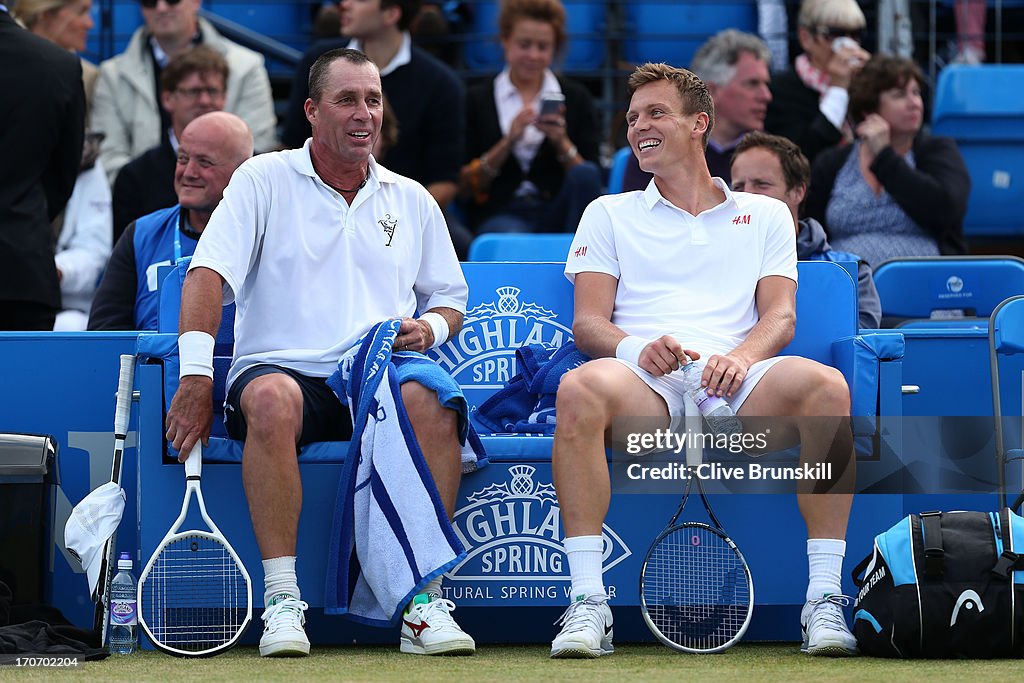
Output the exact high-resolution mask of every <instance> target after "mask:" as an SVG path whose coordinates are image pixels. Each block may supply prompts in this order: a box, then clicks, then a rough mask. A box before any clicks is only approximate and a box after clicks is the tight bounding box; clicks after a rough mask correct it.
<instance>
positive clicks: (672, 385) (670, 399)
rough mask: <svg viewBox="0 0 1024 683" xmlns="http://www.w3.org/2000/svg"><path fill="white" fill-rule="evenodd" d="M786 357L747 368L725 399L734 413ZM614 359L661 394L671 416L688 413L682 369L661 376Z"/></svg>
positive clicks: (761, 362)
mask: <svg viewBox="0 0 1024 683" xmlns="http://www.w3.org/2000/svg"><path fill="white" fill-rule="evenodd" d="M786 358H787V356H775V357H774V358H766V359H765V360H762V361H758V362H757V363H754V364H753V365H751V366H750V369H749V370H747V376H746V377H744V378H743V382H742V384H740V389H739V391H737V392H736V393H735V394H733V395H732V396H731V397H729V398H726V399H725V400H726V401H728V403H729V405H730V406H731V407H732V410H733V412H734V413H739V412H740V408H741V407H742V406H743V402H744V401H746V400H747V396H750V392H751V391H753V390H754V387H756V386H757V383H758V382H760V381H761V378H762V377H764V373H766V372H768V370H769V368H771V367H772V366H773V365H775V364H776V363H778V362H779V361H781V360H785V359H786ZM614 360H617V361H618V362H620V363H622V364H623V365H625V366H626V367H627V368H629V369H630V370H632V371H633V373H634V374H636V376H637V377H639V378H640V379H642V380H643V381H644V383H645V384H647V386H649V387H650V388H651V389H653V390H654V393H656V394H658V396H661V398H662V400H664V401H665V405H666V406H668V414H669V415H670V416H672V417H682V416H684V415H685V414H686V409H685V408H684V404H683V396H684V395H685V393H686V387H685V385H684V384H683V371H682V369H679V370H676V371H674V372H670V373H669V374H667V375H662V376H661V377H655V376H654V375H652V374H651V373H649V372H647V371H646V370H644V369H642V368H641V367H640V366H638V365H636V364H635V363H630V362H629V361H628V360H622V359H621V358H615V359H614Z"/></svg>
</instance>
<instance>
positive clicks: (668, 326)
mask: <svg viewBox="0 0 1024 683" xmlns="http://www.w3.org/2000/svg"><path fill="white" fill-rule="evenodd" d="M714 182H715V185H716V186H717V187H718V188H719V189H720V190H722V191H723V192H724V193H725V201H723V202H722V203H721V204H719V205H718V206H715V207H714V208H711V209H708V210H707V211H702V212H701V213H700V214H698V215H697V216H693V215H691V214H690V213H688V212H686V211H684V210H682V209H680V208H678V207H676V206H674V205H673V204H672V203H670V202H669V201H668V200H666V199H665V198H664V197H662V196H661V193H660V192H659V191H658V188H657V186H656V185H655V184H654V181H651V183H650V184H649V185H648V186H647V189H646V190H644V191H635V192H626V193H624V194H618V195H607V196H604V197H599V198H598V199H596V200H594V201H593V202H592V203H591V204H590V206H588V207H587V210H586V211H585V212H584V213H583V217H582V218H581V219H580V225H579V229H577V231H576V236H575V238H574V239H573V242H572V246H571V247H570V249H569V254H568V256H567V257H566V266H565V274H566V277H568V278H569V280H570V281H574V279H575V275H576V273H583V272H598V273H606V274H608V275H611V276H612V277H615V278H617V279H618V281H619V283H618V288H617V289H616V292H615V308H614V310H613V312H612V320H611V321H612V323H614V324H615V325H616V326H618V327H619V328H620V329H622V331H624V332H626V333H627V334H631V335H636V336H638V337H641V338H643V339H648V340H654V339H657V338H658V337H660V336H661V335H664V334H670V335H672V336H673V337H675V339H676V340H677V341H679V342H680V343H681V344H682V345H683V346H684V347H686V348H692V349H694V350H696V351H699V352H700V353H701V354H702V356H703V357H704V358H707V357H708V356H710V355H712V354H716V353H717V354H724V353H728V352H729V351H732V350H733V349H734V348H736V347H737V346H739V344H740V343H741V342H743V340H744V339H746V338H747V335H748V334H749V333H750V330H751V329H752V328H753V327H754V325H755V324H756V323H757V321H758V314H757V306H756V302H755V298H754V291H755V288H756V287H757V282H758V280H760V279H761V278H763V277H766V276H769V275H781V276H783V277H788V278H790V279H792V280H794V281H795V280H796V238H795V233H794V229H793V217H792V215H791V214H790V212H789V209H788V208H787V207H786V205H785V204H783V203H782V202H780V201H779V200H777V199H772V198H771V197H765V196H763V195H755V194H749V193H746V192H732V191H731V190H729V188H728V187H727V186H726V184H725V183H724V182H723V181H722V180H721V179H720V178H715V179H714ZM204 239H205V238H204Z"/></svg>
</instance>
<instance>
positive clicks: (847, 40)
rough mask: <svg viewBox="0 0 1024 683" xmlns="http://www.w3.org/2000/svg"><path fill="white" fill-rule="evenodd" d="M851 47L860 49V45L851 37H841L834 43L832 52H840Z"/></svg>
mask: <svg viewBox="0 0 1024 683" xmlns="http://www.w3.org/2000/svg"><path fill="white" fill-rule="evenodd" d="M850 47H860V43H858V42H857V41H856V40H854V39H853V38H851V37H849V36H839V37H838V38H836V39H835V40H833V41H832V52H839V51H840V50H845V49H846V48H850Z"/></svg>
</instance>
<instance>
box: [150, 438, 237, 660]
mask: <svg viewBox="0 0 1024 683" xmlns="http://www.w3.org/2000/svg"><path fill="white" fill-rule="evenodd" d="M202 463H203V450H202V442H201V441H200V442H197V443H196V445H195V446H194V447H193V448H192V452H191V453H190V454H189V456H188V460H186V461H185V499H184V501H182V503H181V513H180V514H179V515H178V518H177V519H176V520H174V523H173V524H171V528H170V529H169V530H168V531H167V534H166V535H165V536H164V538H163V540H162V541H161V542H160V545H158V546H157V548H156V550H155V551H154V552H153V555H152V557H150V558H149V562H148V563H146V568H145V569H143V570H142V576H141V577H139V624H140V625H141V626H142V630H143V631H144V632H145V633H146V635H147V636H148V637H149V639H150V640H151V641H153V645H155V646H156V648H157V649H159V650H160V651H162V652H166V653H167V654H171V655H177V656H182V657H209V656H212V655H216V654H220V653H221V652H225V651H227V650H229V649H230V648H231V647H233V646H234V645H235V643H237V642H238V640H239V638H241V637H242V634H243V633H245V629H246V627H248V626H249V622H250V621H251V620H252V585H251V583H250V581H249V573H248V572H247V571H246V570H245V565H243V564H242V561H241V560H240V559H239V558H238V554H237V553H236V552H235V549H234V548H232V547H231V544H230V543H228V541H227V539H226V538H224V534H222V533H221V531H220V529H218V528H217V525H216V524H214V522H213V520H212V519H210V516H209V515H208V514H207V512H206V503H205V501H204V500H203V491H202V489H201V488H200V478H201V475H202ZM193 496H194V497H195V499H196V502H197V503H198V504H199V512H200V514H201V515H202V518H203V522H204V523H205V524H206V526H207V527H208V528H209V531H199V530H195V529H193V530H188V531H179V529H180V528H181V525H182V523H183V522H184V521H185V515H186V514H187V513H188V510H189V504H190V503H191V501H192V498H193Z"/></svg>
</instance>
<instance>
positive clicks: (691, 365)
mask: <svg viewBox="0 0 1024 683" xmlns="http://www.w3.org/2000/svg"><path fill="white" fill-rule="evenodd" d="M703 373H704V366H703V365H698V364H697V363H696V362H695V361H692V360H691V361H690V362H688V363H687V364H686V365H684V366H683V383H684V384H685V386H686V393H688V394H689V395H690V398H691V399H693V402H694V403H696V404H697V410H699V411H700V414H701V415H703V416H704V419H705V420H707V423H708V426H710V427H711V431H713V432H714V433H715V434H725V435H727V436H731V435H732V434H740V433H742V432H743V423H742V422H740V419H739V418H738V417H737V416H736V413H734V412H733V410H732V406H730V405H729V402H728V401H726V400H725V399H724V398H722V397H721V396H708V392H707V388H706V387H702V386H701V385H700V380H701V375H702V374H703Z"/></svg>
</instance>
